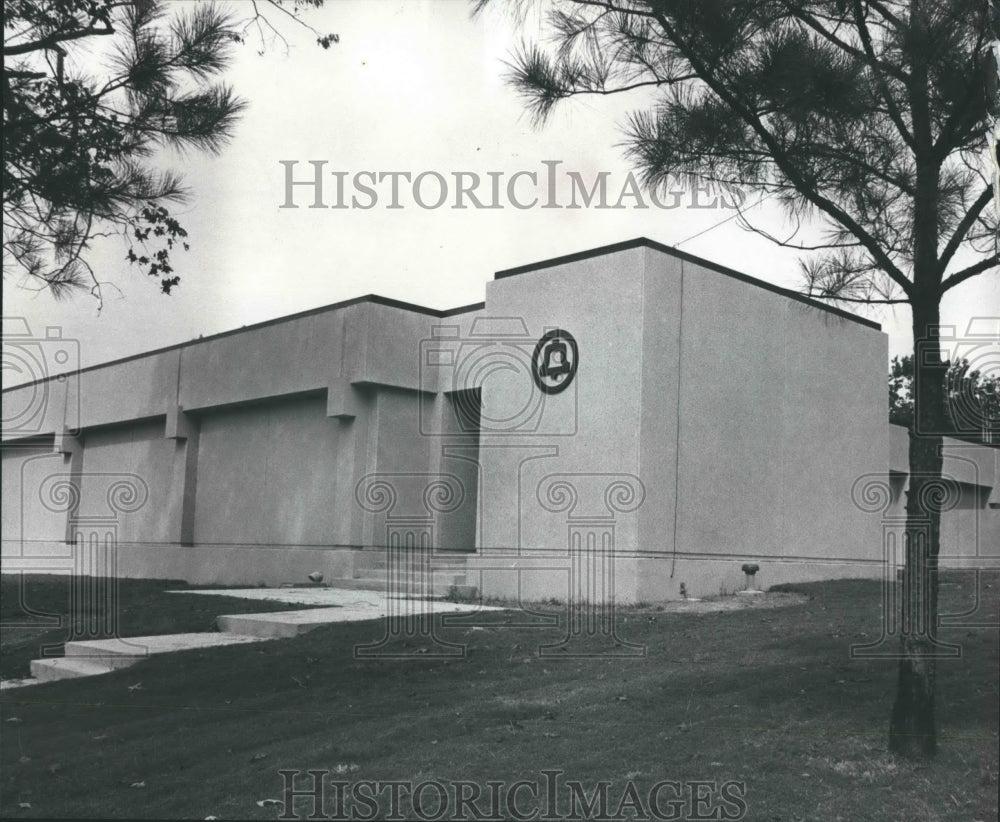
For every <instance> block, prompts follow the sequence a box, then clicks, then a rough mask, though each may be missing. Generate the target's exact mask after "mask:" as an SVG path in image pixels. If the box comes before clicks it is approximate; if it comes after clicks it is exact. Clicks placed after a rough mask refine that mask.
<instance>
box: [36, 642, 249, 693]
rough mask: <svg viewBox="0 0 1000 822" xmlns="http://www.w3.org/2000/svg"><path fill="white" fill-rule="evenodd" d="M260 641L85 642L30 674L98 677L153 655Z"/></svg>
mask: <svg viewBox="0 0 1000 822" xmlns="http://www.w3.org/2000/svg"><path fill="white" fill-rule="evenodd" d="M261 638H262V637H253V636H238V635H234V634H227V633H214V632H213V633H191V634H165V635H158V636H137V637H128V638H127V639H117V638H116V639H86V640H80V641H76V642H67V643H66V645H65V646H64V653H65V656H63V657H60V658H54V659H35V660H32V662H31V674H32V676H34V677H35V678H36V679H37V680H38V681H40V682H50V681H52V680H56V679H72V678H74V677H80V676H97V675H98V674H106V673H110V672H111V671H117V670H120V669H122V668H128V667H130V666H132V665H135V664H136V663H137V662H140V661H141V660H143V659H146V658H147V657H149V656H150V655H152V654H168V653H173V652H175V651H191V650H196V649H198V648H215V647H219V646H223V645H238V644H241V643H245V642H256V641H258V640H259V639H261Z"/></svg>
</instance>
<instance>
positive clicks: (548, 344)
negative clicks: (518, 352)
mask: <svg viewBox="0 0 1000 822" xmlns="http://www.w3.org/2000/svg"><path fill="white" fill-rule="evenodd" d="M578 359H579V353H578V350H577V345H576V340H575V339H573V335H572V334H570V333H569V332H568V331H563V330H562V329H560V328H556V329H553V330H552V331H549V332H548V333H546V334H545V335H544V336H542V338H541V339H540V340H539V341H538V344H537V345H536V346H535V353H534V354H533V355H532V357H531V376H532V378H533V379H534V380H535V385H537V386H538V387H539V389H541V391H542V392H543V393H545V394H558V393H559V392H560V391H564V390H566V388H568V387H569V384H570V383H571V382H573V377H574V376H576V367H577V362H578Z"/></svg>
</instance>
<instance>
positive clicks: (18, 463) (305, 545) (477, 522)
mask: <svg viewBox="0 0 1000 822" xmlns="http://www.w3.org/2000/svg"><path fill="white" fill-rule="evenodd" d="M41 336H42V337H43V339H38V335H36V337H28V336H26V337H25V338H24V341H23V345H22V346H21V348H22V349H23V350H22V353H23V355H24V357H26V358H30V357H37V358H38V359H39V362H42V361H46V362H48V361H50V360H51V357H52V356H53V351H57V350H58V348H59V345H60V344H61V341H60V340H59V339H58V338H56V337H53V338H44V335H41ZM12 340H13V342H14V348H15V349H16V348H17V345H18V343H17V340H16V339H15V338H14V337H12V336H11V334H10V331H8V342H11V341H12ZM45 358H50V359H49V360H45ZM886 362H887V337H886V335H885V334H883V333H882V332H881V331H880V329H879V327H878V326H877V325H876V324H874V323H871V322H869V321H867V320H863V319H859V318H857V317H855V316H853V315H851V314H849V313H846V312H843V311H838V310H835V309H831V308H829V307H826V306H824V305H821V304H819V303H816V302H813V301H810V300H808V299H805V298H803V297H801V296H799V295H796V294H793V293H791V292H787V291H785V290H783V289H780V288H777V287H775V286H772V285H770V284H767V283H764V282H761V281H758V280H754V279H752V278H750V277H747V276H744V275H741V274H739V273H737V272H735V271H731V270H728V269H724V268H722V267H720V266H717V265H714V264H712V263H709V262H706V261H704V260H700V259H697V258H694V257H691V256H689V255H687V254H683V253H681V252H678V251H676V250H674V249H671V248H667V247H664V246H660V245H658V244H656V243H653V242H650V241H648V240H642V239H640V240H635V241H631V242H627V243H622V244H619V245H616V246H609V247H606V248H601V249H595V250H593V251H588V252H584V253H581V254H576V255H573V256H570V257H564V258H559V259H555V260H549V261H546V262H541V263H537V264H534V265H528V266H524V267H522V268H518V269H515V270H510V271H504V272H500V273H498V274H497V275H496V278H495V279H494V281H492V282H491V283H489V284H488V285H487V288H486V298H485V302H484V303H480V304H476V305H470V306H464V307H461V308H456V309H453V310H450V311H435V310H430V309H426V308H420V307H418V306H414V305H408V304H404V303H400V302H397V301H394V300H387V299H383V298H380V297H375V296H369V297H363V298H360V299H356V300H350V301H348V302H343V303H338V304H336V305H332V306H328V307H325V308H321V309H316V310H313V311H308V312H305V313H302V314H297V315H294V316H290V317H284V318H281V319H277V320H273V321H269V322H266V323H261V324H259V325H255V326H249V327H246V328H243V329H239V330H237V331H232V332H228V333H223V334H217V335H214V336H211V337H205V338H203V339H198V340H195V341H192V342H189V343H185V344H182V345H177V346H172V347H169V348H165V349H161V350H158V351H152V352H149V353H147V354H143V355H141V356H136V357H130V358H127V359H123V360H119V361H116V362H111V363H107V364H104V365H100V366H95V367H90V368H85V369H82V370H80V371H78V372H74V373H71V374H69V375H67V376H64V377H62V378H49V379H42V380H38V381H36V382H34V383H31V384H29V385H23V386H19V387H15V388H12V389H8V390H6V391H5V392H4V394H3V409H4V410H3V413H4V440H3V564H4V571H5V572H11V571H18V570H24V571H31V572H44V571H46V570H49V571H54V572H61V573H65V572H67V571H72V570H73V569H74V568H76V569H77V570H78V571H79V570H83V571H84V572H97V573H105V572H107V573H112V572H113V573H115V574H117V575H119V576H124V577H158V578H171V579H177V578H183V579H186V580H188V581H191V582H220V583H249V584H258V583H261V582H266V583H272V584H273V583H283V582H297V581H302V580H304V579H305V576H306V575H307V574H308V573H310V572H315V571H319V572H322V573H323V574H324V579H325V580H327V581H334V580H341V581H343V583H344V584H354V585H358V586H363V585H365V584H378V581H379V579H380V578H384V576H385V564H386V563H385V554H386V552H385V551H384V548H385V546H387V545H397V546H401V547H402V549H404V550H409V551H410V552H411V553H417V554H419V553H420V552H419V551H416V552H414V551H413V549H414V548H419V547H421V546H423V547H424V548H426V549H427V551H426V552H425V554H424V555H425V556H426V557H429V559H427V560H426V562H427V563H429V564H430V566H432V567H433V575H434V576H433V577H432V578H433V580H434V587H435V588H436V589H440V588H441V587H442V586H443V587H447V586H450V585H452V584H465V585H469V586H473V587H475V588H477V589H479V590H480V591H482V592H483V593H485V594H487V595H503V596H515V595H518V594H520V595H521V596H522V597H523V598H525V599H539V598H560V599H562V598H565V597H567V596H570V597H576V598H582V599H588V600H592V601H603V600H607V599H609V598H610V597H612V596H614V597H616V598H617V599H618V600H619V601H656V600H663V599H672V598H676V597H678V596H680V595H681V585H682V584H683V585H684V592H685V593H687V594H688V595H691V596H697V595H706V594H715V593H718V592H719V591H720V590H721V589H726V590H729V591H732V590H734V589H737V588H740V587H742V586H743V584H744V576H743V573H742V571H741V565H742V564H743V563H747V562H753V563H756V564H758V565H759V566H760V571H759V573H758V576H757V582H758V584H761V585H764V586H767V585H771V584H775V583H777V582H783V581H789V580H806V579H824V578H834V577H843V576H879V575H881V574H882V573H883V546H884V545H885V544H886V534H887V533H890V532H893V529H896V531H897V532H898V530H899V518H900V517H901V515H902V508H901V502H900V500H901V498H902V493H903V489H904V486H905V482H906V447H905V438H906V434H905V431H903V430H902V429H896V430H893V431H890V426H889V424H888V421H887V408H886V377H885V375H886ZM948 449H949V450H948V459H947V460H946V464H945V471H946V473H949V472H950V474H951V475H953V477H954V479H955V487H956V488H957V489H958V490H957V496H958V499H957V501H956V502H955V504H954V505H953V506H952V508H951V510H949V511H948V512H946V514H945V517H946V521H945V550H946V552H947V560H948V562H951V563H953V564H959V565H961V564H968V565H976V564H977V563H978V564H980V565H981V564H983V563H987V564H988V563H993V564H996V562H997V546H998V545H1000V528H998V513H1000V512H998V510H997V507H998V502H1000V495H998V484H1000V477H998V460H997V453H998V452H997V449H995V448H986V447H982V446H972V445H968V444H966V443H961V442H958V441H949V443H948ZM881 491H884V494H881V496H880V492H881ZM82 543H88V544H91V545H104V546H108V545H113V546H114V551H113V552H111V551H107V550H105V551H104V552H103V553H99V554H95V553H93V552H91V554H90V555H88V556H90V559H86V558H84V554H85V553H86V552H82V553H81V549H80V544H82ZM97 556H100V557H102V559H96V560H95V559H94V557H97ZM95 562H97V563H98V565H95V564H94V563H95ZM420 562H424V560H420ZM81 563H82V564H81ZM87 563H89V564H87ZM101 564H103V566H104V567H100V565H101ZM112 566H113V567H112ZM421 569H422V570H421ZM414 570H415V571H416V572H419V573H426V572H427V570H428V569H427V567H424V566H423V565H421V566H420V568H415V569H414Z"/></svg>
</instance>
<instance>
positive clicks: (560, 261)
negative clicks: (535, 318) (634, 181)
mask: <svg viewBox="0 0 1000 822" xmlns="http://www.w3.org/2000/svg"><path fill="white" fill-rule="evenodd" d="M633 248H651V249H653V250H654V251H660V252H662V253H664V254H669V255H670V256H671V257H676V258H677V259H679V260H684V261H685V262H689V263H694V264H695V265H700V266H702V267H703V268H707V269H710V270H711V271H715V272H717V273H719V274H725V275H726V276H727V277H732V278H733V279H736V280H740V281H741V282H744V283H749V284H750V285H755V286H757V287H758V288H763V289H764V290H765V291H772V292H774V293H775V294H781V295H782V296H783V297H788V298H789V299H792V300H795V301H796V302H800V303H805V304H806V305H810V306H812V307H813V308H819V309H821V310H823V311H828V312H829V313H831V314H836V315H837V316H838V317H843V318H844V319H847V320H852V321H853V322H856V323H859V324H860V325H864V326H867V327H868V328H874V329H875V330H876V331H881V330H882V326H881V324H879V323H877V322H874V321H873V320H866V319H865V318H864V317H859V316H857V315H856V314H852V313H851V312H850V311H844V310H843V309H842V308H835V307H834V306H832V305H827V304H826V303H821V302H819V301H818V300H814V299H811V298H810V297H806V296H804V295H803V294H799V293H798V292H797V291H791V290H790V289H787V288H782V287H781V286H778V285H773V284H772V283H769V282H766V281H765V280H758V279H757V278H756V277H751V276H750V275H749V274H743V273H741V272H739V271H736V270H735V269H732V268H727V267H726V266H724V265H719V264H718V263H713V262H712V261H711V260H706V259H703V258H702V257H696V256H695V255H694V254H688V253H687V252H686V251H678V250H677V249H676V248H673V247H671V246H669V245H663V243H658V242H656V241H655V240H650V239H649V238H647V237H636V238H635V239H632V240H625V241H624V242H620V243H612V244H611V245H604V246H601V247H600V248H591V249H589V250H587V251H578V252H577V253H575V254H567V255H565V256H563V257H553V258H552V259H549V260H542V261H541V262H537V263H529V264H528V265H519V266H517V267H516V268H506V269H504V270H503V271H498V272H496V274H494V275H493V279H495V280H502V279H504V278H506V277H514V276H516V275H518V274H526V273H528V272H529V271H538V270H540V269H543V268H552V267H553V266H557V265H566V264H568V263H576V262H580V261H581V260H589V259H591V258H593V257H600V256H603V255H605V254H614V253H615V252H618V251H630V250H631V249H633Z"/></svg>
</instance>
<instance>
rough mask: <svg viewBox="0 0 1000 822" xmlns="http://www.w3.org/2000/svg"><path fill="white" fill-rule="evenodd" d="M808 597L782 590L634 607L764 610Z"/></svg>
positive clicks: (686, 610)
mask: <svg viewBox="0 0 1000 822" xmlns="http://www.w3.org/2000/svg"><path fill="white" fill-rule="evenodd" d="M808 601H809V597H807V596H805V595H804V594H790V593H785V592H783V591H775V592H773V593H771V592H768V593H763V594H752V595H748V594H735V595H733V596H726V597H710V598H708V599H701V600H697V599H679V600H676V601H673V602H664V603H662V604H658V605H653V606H644V607H642V608H636V610H641V611H655V612H657V613H666V614H711V613H715V612H717V611H743V610H748V609H755V610H766V609H768V608H787V607H788V606H790V605H802V604H803V603H804V602H808Z"/></svg>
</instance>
